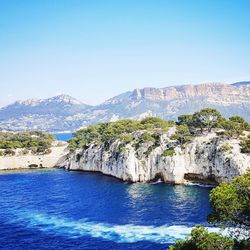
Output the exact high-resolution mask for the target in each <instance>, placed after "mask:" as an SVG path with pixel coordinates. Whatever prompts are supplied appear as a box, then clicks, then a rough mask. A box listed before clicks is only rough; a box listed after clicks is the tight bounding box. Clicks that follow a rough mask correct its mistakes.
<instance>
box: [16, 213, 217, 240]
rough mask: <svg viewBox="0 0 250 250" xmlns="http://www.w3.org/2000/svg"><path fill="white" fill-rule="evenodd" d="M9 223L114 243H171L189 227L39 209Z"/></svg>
mask: <svg viewBox="0 0 250 250" xmlns="http://www.w3.org/2000/svg"><path fill="white" fill-rule="evenodd" d="M15 215H16V216H17V217H16V216H15V217H16V218H13V220H12V223H15V224H16V223H18V224H20V225H22V226H25V227H27V228H31V229H36V230H40V231H42V232H45V233H48V234H54V235H63V236H66V237H70V238H79V237H84V236H88V237H93V238H101V239H104V240H110V241H114V242H117V243H135V242H138V241H151V242H155V243H160V244H167V243H169V244H171V243H174V242H175V241H176V240H180V239H184V238H185V237H186V236H188V235H189V234H190V232H191V230H192V227H189V226H184V225H171V226H169V225H162V226H151V225H149V226H142V225H133V224H125V225H115V224H109V223H99V222H94V221H88V220H87V219H81V220H70V219H66V218H60V217H57V216H49V215H47V214H42V213H32V212H30V211H29V212H23V213H20V212H19V213H18V214H15ZM208 229H209V231H210V232H219V231H220V229H219V228H215V227H209V228H208Z"/></svg>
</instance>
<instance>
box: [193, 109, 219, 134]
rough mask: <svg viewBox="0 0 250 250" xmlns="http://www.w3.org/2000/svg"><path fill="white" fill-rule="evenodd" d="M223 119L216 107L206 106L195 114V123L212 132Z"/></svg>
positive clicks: (196, 125)
mask: <svg viewBox="0 0 250 250" xmlns="http://www.w3.org/2000/svg"><path fill="white" fill-rule="evenodd" d="M221 119H222V116H221V114H220V113H219V112H218V111H217V110H216V109H210V108H205V109H202V110H201V111H199V112H195V113H194V114H193V123H192V124H193V125H194V126H195V127H198V128H200V129H201V132H203V130H204V129H207V130H208V132H211V129H212V128H213V127H215V126H216V125H218V124H219V122H220V120H221Z"/></svg>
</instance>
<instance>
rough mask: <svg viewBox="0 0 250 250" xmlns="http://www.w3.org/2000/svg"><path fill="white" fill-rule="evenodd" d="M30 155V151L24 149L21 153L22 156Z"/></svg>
mask: <svg viewBox="0 0 250 250" xmlns="http://www.w3.org/2000/svg"><path fill="white" fill-rule="evenodd" d="M28 153H29V150H28V149H26V148H25V149H22V150H21V151H20V155H27V154H28Z"/></svg>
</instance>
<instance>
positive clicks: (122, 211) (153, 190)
mask: <svg viewBox="0 0 250 250" xmlns="http://www.w3.org/2000/svg"><path fill="white" fill-rule="evenodd" d="M209 192H210V189H209V188H205V187H199V186H183V185H176V186H174V185H166V184H156V185H154V184H139V183H137V184H128V183H123V182H121V181H119V180H117V179H114V178H112V177H108V176H103V175H101V174H95V173H87V172H66V171H64V170H34V171H22V172H12V173H1V174H0V197H1V199H0V232H1V234H0V246H1V247H0V248H1V249H166V247H167V246H168V245H169V244H171V243H173V242H174V241H175V240H176V239H182V238H184V237H185V236H186V235H188V234H189V233H190V230H191V227H192V226H194V225H195V224H197V223H200V224H203V225H206V217H207V215H208V213H209V199H208V195H209Z"/></svg>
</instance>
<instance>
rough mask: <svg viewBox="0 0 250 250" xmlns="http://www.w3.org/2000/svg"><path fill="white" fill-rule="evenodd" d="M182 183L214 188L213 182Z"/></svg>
mask: <svg viewBox="0 0 250 250" xmlns="http://www.w3.org/2000/svg"><path fill="white" fill-rule="evenodd" d="M184 185H186V186H198V187H209V188H214V187H215V186H216V185H213V184H205V183H198V182H189V181H186V182H184Z"/></svg>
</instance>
